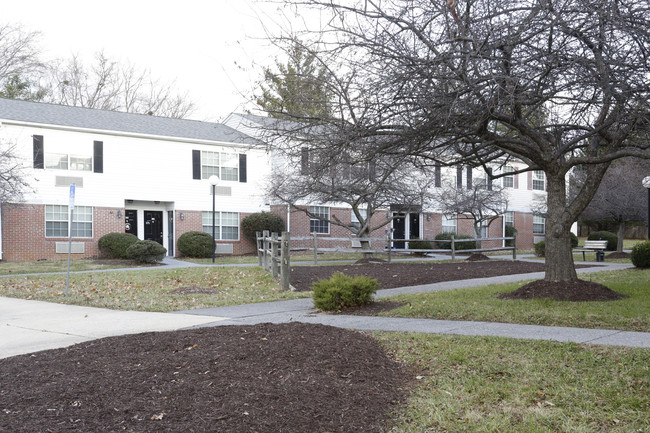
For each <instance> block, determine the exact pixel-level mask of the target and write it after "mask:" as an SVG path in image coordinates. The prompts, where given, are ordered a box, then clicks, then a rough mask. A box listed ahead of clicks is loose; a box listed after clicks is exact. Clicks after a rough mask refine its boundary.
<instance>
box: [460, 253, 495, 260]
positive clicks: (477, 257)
mask: <svg viewBox="0 0 650 433" xmlns="http://www.w3.org/2000/svg"><path fill="white" fill-rule="evenodd" d="M465 260H467V261H468V262H480V261H483V260H490V258H489V257H488V256H486V255H485V254H481V253H474V254H472V255H470V256H469V257H468V258H466V259H465Z"/></svg>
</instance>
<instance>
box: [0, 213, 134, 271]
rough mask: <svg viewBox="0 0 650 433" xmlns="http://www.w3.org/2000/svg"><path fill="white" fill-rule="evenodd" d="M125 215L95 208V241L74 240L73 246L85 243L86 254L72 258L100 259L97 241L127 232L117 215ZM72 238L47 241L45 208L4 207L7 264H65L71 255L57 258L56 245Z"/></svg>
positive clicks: (4, 250) (3, 219) (62, 255)
mask: <svg viewBox="0 0 650 433" xmlns="http://www.w3.org/2000/svg"><path fill="white" fill-rule="evenodd" d="M118 210H119V211H121V214H122V216H123V215H124V209H116V208H102V207H94V208H93V237H92V238H72V242H73V243H83V244H84V248H85V252H84V253H83V254H75V253H73V254H72V258H75V259H78V258H87V257H96V256H98V255H99V250H98V248H97V241H98V240H99V238H101V237H102V236H104V235H105V234H107V233H111V232H120V231H124V219H123V217H122V218H118V217H117V211H118ZM67 241H68V238H65V237H64V238H49V237H48V238H46V237H45V205H37V204H4V205H2V249H3V257H2V258H3V260H6V261H31V260H40V259H47V260H64V259H66V258H67V257H68V254H67V253H64V254H57V253H56V243H57V242H67Z"/></svg>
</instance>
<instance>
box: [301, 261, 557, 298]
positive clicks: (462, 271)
mask: <svg viewBox="0 0 650 433" xmlns="http://www.w3.org/2000/svg"><path fill="white" fill-rule="evenodd" d="M544 269H545V265H544V263H541V262H540V263H536V262H522V261H512V260H491V261H477V262H466V261H463V262H458V263H380V264H375V263H365V264H359V265H356V264H354V265H352V264H350V265H336V266H294V267H292V268H291V285H293V286H294V287H295V288H296V289H297V290H300V291H306V290H311V285H312V284H313V283H314V282H316V281H318V280H319V279H327V278H330V277H331V276H332V274H334V273H335V272H342V273H344V274H346V275H349V276H351V277H355V276H358V275H365V276H368V277H370V278H375V279H377V281H378V283H379V288H380V289H391V288H394V287H406V286H417V285H421V284H432V283H439V282H443V281H455V280H466V279H471V278H486V277H495V276H498V275H510V274H527V273H530V272H543V271H544Z"/></svg>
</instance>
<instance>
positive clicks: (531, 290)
mask: <svg viewBox="0 0 650 433" xmlns="http://www.w3.org/2000/svg"><path fill="white" fill-rule="evenodd" d="M499 298H500V299H539V298H550V299H554V300H556V301H571V302H583V301H615V300H618V299H623V298H626V296H625V295H621V294H620V293H618V292H615V291H613V290H612V289H610V288H608V287H605V286H603V285H602V284H598V283H594V282H591V281H584V280H577V281H568V282H567V281H545V280H537V281H533V282H531V283H528V284H526V285H525V286H521V287H520V288H518V289H517V290H515V291H514V292H510V293H504V294H501V295H499Z"/></svg>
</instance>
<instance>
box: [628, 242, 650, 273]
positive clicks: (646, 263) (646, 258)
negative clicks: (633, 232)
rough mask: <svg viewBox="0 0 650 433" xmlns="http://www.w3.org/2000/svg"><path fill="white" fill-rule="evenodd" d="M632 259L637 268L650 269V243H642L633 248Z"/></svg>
mask: <svg viewBox="0 0 650 433" xmlns="http://www.w3.org/2000/svg"><path fill="white" fill-rule="evenodd" d="M631 259H632V264H633V265H634V266H636V267H637V268H650V241H645V242H640V243H638V244H636V245H635V246H634V247H632V254H631Z"/></svg>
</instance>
